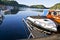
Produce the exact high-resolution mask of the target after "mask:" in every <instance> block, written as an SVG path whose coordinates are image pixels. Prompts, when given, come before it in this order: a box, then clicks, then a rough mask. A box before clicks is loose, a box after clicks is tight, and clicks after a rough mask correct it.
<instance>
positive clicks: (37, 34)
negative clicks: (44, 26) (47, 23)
mask: <svg viewBox="0 0 60 40" xmlns="http://www.w3.org/2000/svg"><path fill="white" fill-rule="evenodd" d="M23 21H24V22H25V24H26V25H27V28H28V30H29V32H30V35H29V37H28V39H30V37H31V36H32V38H42V37H47V36H50V35H48V34H51V32H47V31H44V30H41V29H39V28H37V27H35V26H33V25H31V23H30V22H29V21H28V20H25V19H23Z"/></svg>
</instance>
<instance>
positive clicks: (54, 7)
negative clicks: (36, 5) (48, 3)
mask: <svg viewBox="0 0 60 40" xmlns="http://www.w3.org/2000/svg"><path fill="white" fill-rule="evenodd" d="M50 9H60V3H57V4H55V5H54V6H52V7H51V8H50Z"/></svg>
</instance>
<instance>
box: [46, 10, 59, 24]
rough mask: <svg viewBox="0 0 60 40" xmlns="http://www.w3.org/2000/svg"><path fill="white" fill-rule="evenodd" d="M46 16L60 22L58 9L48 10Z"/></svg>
mask: <svg viewBox="0 0 60 40" xmlns="http://www.w3.org/2000/svg"><path fill="white" fill-rule="evenodd" d="M46 17H47V18H49V19H53V21H55V22H56V23H58V24H60V10H49V12H48V13H47V15H46Z"/></svg>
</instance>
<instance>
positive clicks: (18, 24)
mask: <svg viewBox="0 0 60 40" xmlns="http://www.w3.org/2000/svg"><path fill="white" fill-rule="evenodd" d="M34 10H35V9H34ZM37 10H39V9H37ZM47 11H48V10H46V9H45V10H44V12H37V11H31V9H26V10H25V11H18V12H17V13H16V14H8V15H4V19H3V20H2V23H1V24H0V39H3V40H5V39H6V40H8V39H10V40H12V39H22V38H27V37H28V35H29V31H28V29H27V27H26V25H25V24H24V22H23V21H22V18H25V19H26V17H27V16H37V15H38V14H39V15H44V16H45V15H46V13H47ZM43 13H44V14H43Z"/></svg>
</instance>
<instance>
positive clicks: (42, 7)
mask: <svg viewBox="0 0 60 40" xmlns="http://www.w3.org/2000/svg"><path fill="white" fill-rule="evenodd" d="M30 8H41V9H46V7H45V6H44V5H32V6H30Z"/></svg>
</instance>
